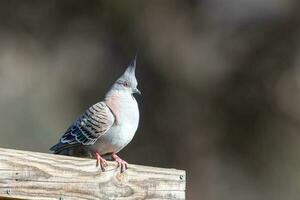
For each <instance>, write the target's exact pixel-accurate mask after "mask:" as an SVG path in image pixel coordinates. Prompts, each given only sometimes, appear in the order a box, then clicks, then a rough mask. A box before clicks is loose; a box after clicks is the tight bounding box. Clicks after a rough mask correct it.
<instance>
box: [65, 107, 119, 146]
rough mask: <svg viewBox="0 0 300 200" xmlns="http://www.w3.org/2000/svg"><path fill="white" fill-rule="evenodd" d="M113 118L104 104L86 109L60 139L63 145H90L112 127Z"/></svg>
mask: <svg viewBox="0 0 300 200" xmlns="http://www.w3.org/2000/svg"><path fill="white" fill-rule="evenodd" d="M114 121H115V118H114V116H113V114H112V112H111V111H110V109H109V108H108V106H107V105H106V104H105V103H104V102H99V103H96V104H95V105H93V106H91V107H90V108H88V109H87V110H86V111H85V112H84V113H83V114H82V115H81V116H80V117H79V118H78V119H77V120H76V121H75V122H74V123H73V124H72V125H71V126H70V127H69V128H68V130H67V131H66V133H65V134H64V135H63V136H62V137H61V139H60V142H61V143H63V144H83V145H92V144H94V143H95V142H96V141H97V139H98V138H99V137H101V136H102V135H104V134H105V133H106V132H107V131H108V130H109V129H110V127H111V126H112V125H113V123H114Z"/></svg>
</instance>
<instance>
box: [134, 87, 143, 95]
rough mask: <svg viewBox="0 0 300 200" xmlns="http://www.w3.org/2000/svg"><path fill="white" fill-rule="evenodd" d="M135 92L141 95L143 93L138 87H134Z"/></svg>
mask: <svg viewBox="0 0 300 200" xmlns="http://www.w3.org/2000/svg"><path fill="white" fill-rule="evenodd" d="M133 93H135V94H139V95H141V94H142V93H141V91H140V90H139V89H137V88H134V89H133Z"/></svg>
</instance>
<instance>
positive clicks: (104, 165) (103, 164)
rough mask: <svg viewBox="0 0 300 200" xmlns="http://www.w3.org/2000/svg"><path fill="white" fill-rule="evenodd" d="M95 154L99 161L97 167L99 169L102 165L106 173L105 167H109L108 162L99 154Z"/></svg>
mask: <svg viewBox="0 0 300 200" xmlns="http://www.w3.org/2000/svg"><path fill="white" fill-rule="evenodd" d="M95 154H96V159H97V163H96V166H97V167H99V165H100V166H101V169H102V171H103V172H104V171H105V167H107V161H106V160H105V159H104V158H102V157H101V156H100V154H99V153H98V152H96V153H95Z"/></svg>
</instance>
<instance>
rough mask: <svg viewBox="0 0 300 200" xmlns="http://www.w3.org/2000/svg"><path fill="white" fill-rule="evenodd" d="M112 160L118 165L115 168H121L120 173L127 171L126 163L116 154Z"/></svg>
mask: <svg viewBox="0 0 300 200" xmlns="http://www.w3.org/2000/svg"><path fill="white" fill-rule="evenodd" d="M112 158H113V159H114V160H115V161H116V162H117V163H118V166H117V167H121V173H123V172H125V171H126V170H127V169H128V163H127V162H126V161H125V160H123V159H121V158H120V157H119V156H117V155H116V154H113V155H112Z"/></svg>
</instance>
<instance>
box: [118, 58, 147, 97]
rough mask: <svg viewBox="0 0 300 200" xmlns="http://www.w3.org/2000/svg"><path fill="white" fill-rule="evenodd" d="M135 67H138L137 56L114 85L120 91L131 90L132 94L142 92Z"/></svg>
mask: <svg viewBox="0 0 300 200" xmlns="http://www.w3.org/2000/svg"><path fill="white" fill-rule="evenodd" d="M135 68H136V56H135V58H134V60H133V61H132V63H131V64H130V65H129V66H128V67H127V69H126V70H125V72H124V73H123V74H122V76H121V77H120V78H118V79H117V81H116V82H115V83H114V85H113V89H115V90H117V91H119V92H129V93H130V94H135V93H137V94H141V92H140V91H139V90H138V88H137V85H138V82H137V80H136V77H135Z"/></svg>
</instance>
